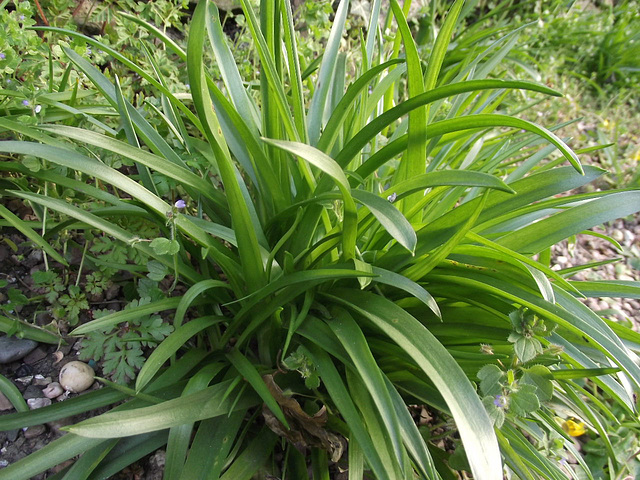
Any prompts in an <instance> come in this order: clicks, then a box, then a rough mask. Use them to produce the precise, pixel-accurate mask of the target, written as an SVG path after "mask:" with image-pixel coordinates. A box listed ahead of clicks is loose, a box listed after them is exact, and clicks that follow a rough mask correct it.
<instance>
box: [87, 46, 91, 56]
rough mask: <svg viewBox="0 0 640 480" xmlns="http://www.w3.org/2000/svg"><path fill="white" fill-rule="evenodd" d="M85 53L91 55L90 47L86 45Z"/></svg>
mask: <svg viewBox="0 0 640 480" xmlns="http://www.w3.org/2000/svg"><path fill="white" fill-rule="evenodd" d="M87 55H91V47H89V46H87Z"/></svg>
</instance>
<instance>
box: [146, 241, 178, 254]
mask: <svg viewBox="0 0 640 480" xmlns="http://www.w3.org/2000/svg"><path fill="white" fill-rule="evenodd" d="M151 248H153V250H154V252H156V254H158V255H175V254H176V253H178V252H179V251H180V244H179V243H178V241H177V240H169V239H168V238H156V239H155V240H153V241H152V242H151Z"/></svg>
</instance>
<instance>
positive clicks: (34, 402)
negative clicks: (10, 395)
mask: <svg viewBox="0 0 640 480" xmlns="http://www.w3.org/2000/svg"><path fill="white" fill-rule="evenodd" d="M27 405H29V408H30V409H31V410H35V409H36V408H42V407H48V406H49V405H51V399H50V398H30V399H29V400H27Z"/></svg>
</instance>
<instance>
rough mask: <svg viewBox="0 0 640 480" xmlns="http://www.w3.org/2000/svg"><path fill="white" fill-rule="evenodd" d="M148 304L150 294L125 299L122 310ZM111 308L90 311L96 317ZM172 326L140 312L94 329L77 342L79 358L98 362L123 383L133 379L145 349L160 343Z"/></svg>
mask: <svg viewBox="0 0 640 480" xmlns="http://www.w3.org/2000/svg"><path fill="white" fill-rule="evenodd" d="M150 303H151V298H150V297H142V298H140V299H138V300H133V301H131V302H129V303H128V304H127V305H126V306H125V308H124V310H125V311H126V310H128V309H131V308H135V307H141V306H144V305H148V304H150ZM113 313H114V311H113V310H107V309H103V310H94V311H93V318H94V320H98V319H100V318H103V317H105V316H107V315H111V314H113ZM172 331H173V326H171V325H170V324H168V323H167V322H165V321H164V320H163V318H162V317H161V316H160V315H157V314H156V315H144V316H140V317H137V318H135V319H133V320H130V321H128V322H125V323H124V324H122V325H120V326H119V327H118V328H115V329H114V328H111V327H109V328H106V329H103V330H95V331H93V332H91V333H89V334H87V335H86V336H85V337H84V338H83V339H82V340H81V341H80V342H81V343H80V350H79V352H78V355H79V358H80V359H81V360H94V361H96V362H101V366H102V371H103V375H106V376H108V377H110V378H111V379H112V380H113V381H114V382H116V383H121V384H126V383H127V382H129V381H131V380H133V379H135V377H136V372H137V371H138V370H139V369H140V368H142V366H143V365H144V361H145V348H152V347H154V346H156V345H157V344H159V343H160V342H162V340H164V339H165V338H166V337H167V336H168V335H169V334H170V333H171V332H172Z"/></svg>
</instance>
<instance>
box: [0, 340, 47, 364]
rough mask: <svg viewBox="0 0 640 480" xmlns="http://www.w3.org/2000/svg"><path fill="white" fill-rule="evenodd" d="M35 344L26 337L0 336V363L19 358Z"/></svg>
mask: <svg viewBox="0 0 640 480" xmlns="http://www.w3.org/2000/svg"><path fill="white" fill-rule="evenodd" d="M37 346H38V343H37V342H34V341H33V340H28V339H26V338H16V337H5V336H3V337H0V364H1V363H11V362H15V361H16V360H20V359H21V358H23V357H25V356H26V355H28V354H29V353H31V351H32V350H34V349H35V348H36V347H37Z"/></svg>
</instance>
